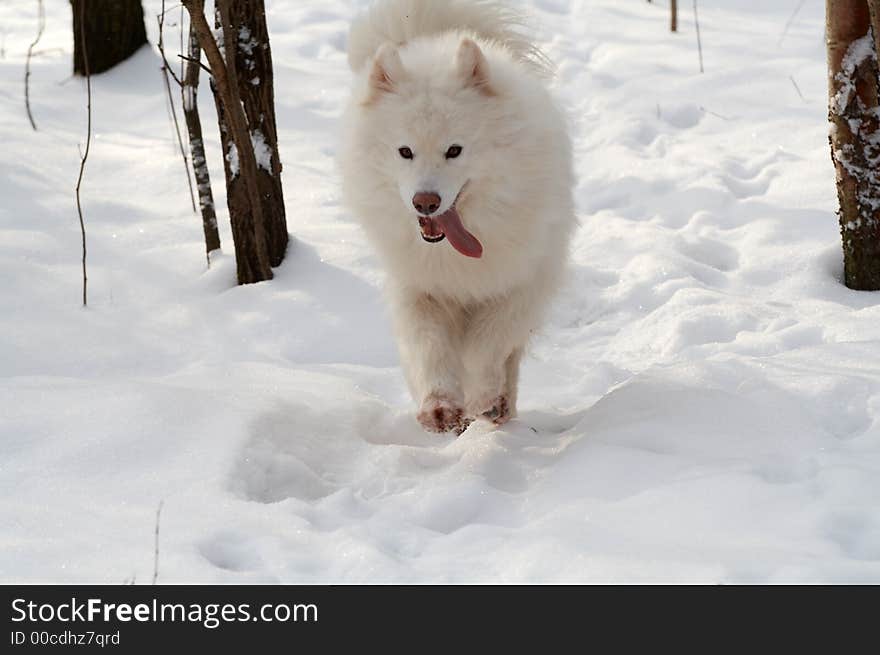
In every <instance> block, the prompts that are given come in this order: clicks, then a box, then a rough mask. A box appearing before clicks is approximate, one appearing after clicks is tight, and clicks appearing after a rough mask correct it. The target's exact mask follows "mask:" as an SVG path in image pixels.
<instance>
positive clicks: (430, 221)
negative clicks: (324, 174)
mask: <svg viewBox="0 0 880 655" xmlns="http://www.w3.org/2000/svg"><path fill="white" fill-rule="evenodd" d="M438 50H439V54H440V56H439V57H438ZM406 60H407V62H406V65H405V64H404V61H403V60H402V58H401V53H400V51H399V49H398V48H397V47H396V46H394V45H392V44H389V43H386V44H385V45H383V46H382V47H381V48H379V50H378V52H377V53H376V55H375V57H374V58H373V61H372V63H371V65H370V69H369V73H368V77H367V80H366V89H365V91H364V97H363V99H362V101H361V108H360V109H361V111H360V114H361V116H360V119H359V120H360V121H361V126H360V128H361V130H362V134H364V133H366V134H368V135H369V136H368V137H367V138H368V139H369V142H370V144H371V145H370V150H371V152H369V153H364V154H365V155H367V156H368V157H369V160H370V165H371V168H372V169H374V170H375V171H376V172H378V173H379V174H380V175H381V176H382V177H383V181H384V182H385V183H386V186H387V187H392V188H396V190H397V193H398V194H399V202H401V203H402V205H403V208H405V211H406V212H407V215H408V216H409V217H410V218H411V219H412V222H411V223H410V224H409V225H408V226H407V227H408V229H420V230H421V234H422V238H423V239H424V240H425V241H429V242H432V243H433V242H439V241H442V240H443V239H444V238H448V239H449V242H450V243H451V244H452V245H453V246H454V247H455V249H456V250H458V251H459V252H460V253H462V254H464V255H466V256H469V257H480V256H481V254H482V245H481V244H480V242H479V241H478V240H477V238H476V237H475V236H474V235H473V234H471V233H470V232H469V231H468V230H467V229H466V228H465V227H464V223H463V222H462V215H461V214H460V213H459V209H460V206H461V205H462V204H466V202H467V197H468V195H469V194H473V193H478V192H479V187H480V184H481V181H482V180H483V179H484V178H486V177H487V176H492V175H495V174H497V173H498V171H497V170H494V171H493V170H492V169H493V168H497V164H496V163H494V162H493V161H492V158H493V157H495V156H496V155H497V148H495V149H492V148H489V147H488V144H489V143H490V142H491V141H492V139H491V136H490V135H488V134H487V133H486V132H487V131H490V130H488V129H487V126H490V125H491V124H492V122H493V121H494V120H497V113H498V108H497V105H498V98H497V93H496V89H495V88H494V87H493V79H492V74H491V71H490V70H489V63H488V61H487V59H486V57H485V56H484V54H483V52H482V50H481V49H480V47H479V45H477V43H476V42H475V41H473V40H472V39H469V38H456V39H454V40H453V39H448V40H446V41H443V42H441V43H440V44H439V47H438V46H437V45H436V44H435V45H434V46H433V47H430V48H429V47H427V46H425V47H421V48H420V47H418V44H413V46H411V47H408V49H407V52H406ZM394 213H395V214H396V213H397V212H396V211H395V212H394ZM466 222H468V217H467V216H465V223H466Z"/></svg>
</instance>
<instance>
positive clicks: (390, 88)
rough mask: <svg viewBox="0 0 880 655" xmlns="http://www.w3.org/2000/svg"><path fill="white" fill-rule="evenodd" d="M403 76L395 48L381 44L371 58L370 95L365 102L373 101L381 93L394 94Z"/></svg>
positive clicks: (389, 44) (392, 45) (401, 63)
mask: <svg viewBox="0 0 880 655" xmlns="http://www.w3.org/2000/svg"><path fill="white" fill-rule="evenodd" d="M405 74H406V71H404V69H403V62H402V61H400V53H399V52H397V47H396V46H395V45H394V44H392V43H383V44H382V45H381V46H380V47H379V50H378V51H377V52H376V56H375V57H374V58H373V68H372V69H371V70H370V82H369V84H370V93H369V96H368V98H367V101H366V102H367V103H369V102H371V101H373V100H375V99H376V98H377V97H379V95H380V94H382V93H394V92H395V89H396V87H397V85H398V84H400V82H402V81H403V78H404V76H405Z"/></svg>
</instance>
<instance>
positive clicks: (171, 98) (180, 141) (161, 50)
mask: <svg viewBox="0 0 880 655" xmlns="http://www.w3.org/2000/svg"><path fill="white" fill-rule="evenodd" d="M156 20H157V21H158V23H159V53H160V54H161V55H162V76H163V78H164V80H165V91H166V92H167V93H168V103H169V104H170V105H171V117H172V118H173V119H174V131H175V132H176V133H177V144H178V145H179V146H180V156H181V157H183V168H184V170H185V171H186V183H187V185H189V199H190V202H192V210H193V213H196V212H197V211H198V210H197V209H196V195H195V192H194V191H193V183H192V175H190V172H189V158H188V157H187V154H186V148H185V147H184V145H183V137H181V136H180V123H179V122H178V121H177V110H176V109H175V108H174V96H172V94H171V81H170V80H169V79H168V76H169V75H171V77H173V78H174V81H175V82H177V84H178V86H181V87H182V86H183V82H181V81H180V79H179V78H178V77H177V75H175V74H174V71H173V70H171V66H169V65H168V59H166V58H165V40H164V34H163V28H164V26H165V0H162V13H161V14H159V15H158V16H157V17H156Z"/></svg>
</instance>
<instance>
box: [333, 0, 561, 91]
mask: <svg viewBox="0 0 880 655" xmlns="http://www.w3.org/2000/svg"><path fill="white" fill-rule="evenodd" d="M453 30H466V31H469V32H473V33H474V34H476V35H477V36H478V37H480V38H483V39H485V40H487V41H492V42H494V43H497V44H499V45H502V46H503V47H505V48H507V50H509V51H510V53H511V54H512V55H513V56H514V57H515V58H516V59H518V60H520V61H522V62H523V63H525V64H527V65H528V66H530V67H532V68H534V69H535V70H536V71H537V72H539V73H544V74H546V73H549V72H550V63H549V60H548V59H547V57H546V56H544V55H543V54H542V53H541V51H540V50H539V49H538V48H537V47H536V46H535V45H534V44H533V43H532V41H531V39H530V38H529V37H528V35H527V34H526V32H525V20H524V18H523V16H522V15H521V14H520V13H518V12H517V11H515V10H513V9H510V8H509V7H505V6H503V5H501V4H500V3H499V2H495V1H494V0H377V1H376V2H375V4H374V5H373V7H372V8H371V9H370V10H369V11H368V12H366V13H365V14H363V15H361V16H359V17H358V18H357V19H356V20H355V21H354V23H353V24H352V26H351V32H350V33H349V35H348V63H349V65H350V66H351V69H352V70H353V71H358V70H360V69H361V68H362V67H363V66H364V64H365V63H366V62H367V61H368V60H369V59H371V58H372V57H373V55H374V54H375V53H376V51H377V50H378V49H379V46H381V45H382V44H383V43H385V42H388V41H390V42H391V43H396V44H397V45H403V44H404V43H406V42H408V41H411V40H412V39H415V38H418V37H420V36H431V35H433V34H442V33H443V32H449V31H453Z"/></svg>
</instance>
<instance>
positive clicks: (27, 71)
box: [3, 0, 46, 132]
mask: <svg viewBox="0 0 880 655" xmlns="http://www.w3.org/2000/svg"><path fill="white" fill-rule="evenodd" d="M44 29H46V10H45V9H44V8H43V0H37V36H36V38H35V39H34V40H33V41H32V42H31V44H30V45H29V46H28V51H27V59H25V62H24V106H25V109H27V115H28V120H29V121H30V122H31V127H32V128H34V131H35V132H36V131H37V124H36V123H35V122H34V115H33V114H32V113H31V93H30V87H31V57H33V55H34V48H35V47H37V44H38V43H39V42H40V39H41V38H42V37H43V30H44ZM3 40H4V41H5V40H6V34H4V35H3ZM4 54H5V53H4Z"/></svg>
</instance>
